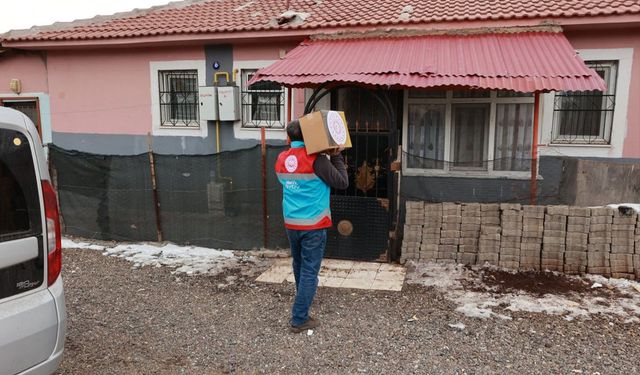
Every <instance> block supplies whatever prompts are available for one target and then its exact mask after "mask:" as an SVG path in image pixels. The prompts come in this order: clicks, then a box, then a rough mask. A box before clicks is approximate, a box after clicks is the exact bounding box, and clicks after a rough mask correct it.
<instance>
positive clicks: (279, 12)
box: [4, 0, 640, 42]
mask: <svg viewBox="0 0 640 375" xmlns="http://www.w3.org/2000/svg"><path fill="white" fill-rule="evenodd" d="M287 4H289V8H288V9H289V10H290V12H289V13H288V14H287V13H285V11H286V10H287ZM629 14H635V15H638V14H640V3H638V1H637V0H555V1H547V0H500V1H496V0H473V1H470V0H406V1H398V0H359V1H353V0H290V1H287V0H209V1H202V2H195V3H194V1H193V0H191V1H186V2H178V3H173V4H170V5H169V6H165V7H160V8H156V9H151V10H150V11H148V12H138V13H136V14H133V15H127V14H125V15H123V16H121V17H119V16H117V15H116V17H114V18H108V19H104V18H101V19H96V20H95V22H86V21H84V22H82V23H81V24H78V25H74V24H70V25H69V27H62V28H57V29H54V30H46V29H45V30H43V31H39V30H38V29H36V30H34V31H35V32H34V33H26V34H21V33H17V34H16V33H14V34H7V35H5V37H4V41H8V42H19V41H50V42H51V41H78V40H103V39H114V38H116V39H122V38H134V37H150V36H166V35H176V34H185V35H189V34H208V33H222V32H241V31H263V30H292V29H299V30H305V29H308V30H313V29H321V28H335V27H345V28H348V27H357V26H371V27H380V26H403V25H412V24H424V23H441V22H465V21H490V20H514V19H515V20H518V19H550V18H575V17H595V16H613V15H629Z"/></svg>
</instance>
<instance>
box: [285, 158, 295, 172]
mask: <svg viewBox="0 0 640 375" xmlns="http://www.w3.org/2000/svg"><path fill="white" fill-rule="evenodd" d="M284 167H285V168H286V169H287V171H288V172H289V173H293V172H295V171H296V169H298V158H296V156H295V155H289V156H288V157H287V158H286V159H285V160H284Z"/></svg>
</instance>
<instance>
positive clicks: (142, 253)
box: [62, 238, 252, 281]
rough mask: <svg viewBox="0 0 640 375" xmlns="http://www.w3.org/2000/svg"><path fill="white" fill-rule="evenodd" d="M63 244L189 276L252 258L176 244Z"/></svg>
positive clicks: (218, 270) (68, 241) (66, 241)
mask: <svg viewBox="0 0 640 375" xmlns="http://www.w3.org/2000/svg"><path fill="white" fill-rule="evenodd" d="M62 247H63V248H74V249H88V250H98V251H102V252H103V254H104V255H109V256H115V257H119V258H124V259H126V260H128V261H129V262H132V263H133V268H139V267H143V266H152V267H161V266H167V267H171V268H174V269H175V272H177V273H184V274H187V275H199V274H207V275H216V274H219V273H221V272H222V271H224V270H225V269H227V268H231V267H234V266H237V265H238V264H239V263H241V262H243V261H245V262H246V261H247V260H250V259H252V258H251V257H237V256H236V255H235V254H234V253H233V252H232V251H230V250H216V249H209V248H205V247H197V246H179V245H176V244H173V243H164V244H150V243H120V244H116V245H115V246H111V247H110V246H103V245H97V244H91V243H89V242H81V241H74V240H71V239H68V238H63V240H62ZM230 281H233V280H230Z"/></svg>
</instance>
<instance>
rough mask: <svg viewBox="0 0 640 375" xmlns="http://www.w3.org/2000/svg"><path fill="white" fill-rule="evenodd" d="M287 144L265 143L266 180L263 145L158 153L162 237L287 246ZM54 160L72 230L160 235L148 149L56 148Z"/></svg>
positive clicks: (103, 235)
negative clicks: (283, 175) (278, 166)
mask: <svg viewBox="0 0 640 375" xmlns="http://www.w3.org/2000/svg"><path fill="white" fill-rule="evenodd" d="M283 149H284V147H267V150H266V185H265V186H263V181H262V169H261V163H262V155H261V149H260V147H259V146H257V147H254V148H250V149H244V150H238V151H229V152H223V153H219V154H214V155H159V154H154V155H153V159H154V165H155V174H156V186H157V196H158V201H159V207H160V208H159V222H160V229H161V231H162V237H163V239H164V240H168V241H172V242H176V243H182V244H193V245H199V246H207V247H214V248H233V249H252V248H259V247H263V246H268V247H270V248H280V247H283V248H284V247H287V239H286V235H285V232H284V226H283V222H282V214H281V212H282V211H281V210H282V208H281V205H282V192H281V188H280V185H279V183H278V180H277V178H276V176H275V173H274V172H273V165H274V163H275V159H276V157H277V155H278V154H279V153H280V152H281V151H282V150H283ZM50 160H51V164H52V166H53V170H54V176H55V180H56V184H57V189H58V194H59V196H60V208H61V212H62V218H63V220H64V227H65V232H66V233H67V234H70V235H78V236H83V237H87V238H95V239H109V240H130V241H155V240H157V239H158V232H157V225H156V209H155V201H154V194H153V185H152V177H151V163H150V158H149V155H148V154H141V155H135V156H102V155H93V154H89V153H83V152H75V151H67V150H63V149H60V148H57V147H54V146H52V147H51V148H50ZM264 200H266V207H267V220H266V225H265V223H264V220H263V215H264V210H263V202H264Z"/></svg>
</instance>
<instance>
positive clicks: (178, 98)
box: [158, 70, 200, 128]
mask: <svg viewBox="0 0 640 375" xmlns="http://www.w3.org/2000/svg"><path fill="white" fill-rule="evenodd" d="M158 84H159V86H160V87H159V89H160V90H159V92H160V126H162V127H168V128H172V127H182V128H185V127H187V128H197V127H199V126H200V122H199V117H200V116H199V112H198V71H197V70H160V71H158Z"/></svg>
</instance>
